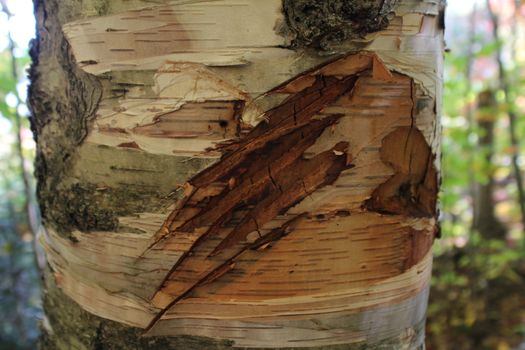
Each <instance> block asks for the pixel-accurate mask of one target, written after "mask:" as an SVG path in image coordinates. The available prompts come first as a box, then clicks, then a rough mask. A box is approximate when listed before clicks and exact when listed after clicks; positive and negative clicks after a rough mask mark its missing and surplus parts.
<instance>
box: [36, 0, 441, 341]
mask: <svg viewBox="0 0 525 350" xmlns="http://www.w3.org/2000/svg"><path fill="white" fill-rule="evenodd" d="M441 6H442V5H441V4H440V3H437V2H436V1H412V0H398V1H395V0H391V1H367V2H358V1H331V2H318V1H308V0H268V1H254V0H198V1H190V0H188V1H183V0H179V1H157V2H155V3H152V2H149V1H141V0H132V1H125V0H116V1H105V0H100V1H98V0H97V1H94V0H93V1H88V0H85V1H80V2H79V1H72V0H70V1H60V5H59V4H58V1H57V0H45V1H44V0H35V11H36V14H37V18H38V37H37V39H36V41H35V42H34V44H33V47H32V52H31V53H32V57H33V60H34V63H33V66H32V68H31V72H30V74H31V78H32V85H31V88H30V104H31V107H32V111H33V116H34V118H33V129H34V131H35V134H36V138H37V143H38V152H37V153H38V154H37V177H38V182H39V187H38V195H39V200H40V205H41V208H42V214H43V218H44V222H45V227H46V229H45V231H44V232H41V234H40V241H41V243H42V245H43V246H44V248H45V250H46V252H47V257H48V262H49V268H48V271H47V273H46V279H45V280H46V295H45V303H44V304H45V309H46V315H47V319H46V322H44V325H45V327H44V336H43V340H42V348H43V349H72V348H73V349H166V348H173V349H179V348H180V349H229V348H244V349H251V348H263V349H264V348H266V349H276V348H283V349H285V348H310V349H362V348H367V349H374V348H377V349H382V348H395V349H418V348H422V347H423V346H424V334H423V330H424V320H425V310H426V302H427V294H428V287H429V281H430V270H431V260H432V256H431V249H430V248H431V245H432V241H433V239H434V237H435V235H436V234H437V231H438V225H437V222H436V218H437V215H438V213H437V209H436V198H437V191H438V183H439V179H438V177H439V175H438V173H439V114H440V103H441V91H440V90H441V72H442V52H443V42H442V32H443V25H442V23H443V18H442V17H443V9H442V7H441Z"/></svg>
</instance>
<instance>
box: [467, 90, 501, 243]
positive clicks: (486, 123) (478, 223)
mask: <svg viewBox="0 0 525 350" xmlns="http://www.w3.org/2000/svg"><path fill="white" fill-rule="evenodd" d="M497 107H498V104H497V101H496V97H495V96H494V92H493V91H492V90H485V91H483V92H481V93H480V94H479V96H478V110H477V118H476V119H477V125H478V127H479V129H480V130H481V132H482V134H481V135H480V137H479V140H478V146H479V150H480V151H481V152H483V154H484V158H485V159H484V160H485V163H484V168H485V170H486V171H485V174H486V176H487V178H486V181H484V182H483V183H480V182H477V183H476V186H475V188H476V191H475V196H474V217H473V220H472V228H473V229H474V230H477V231H478V232H479V234H480V235H481V237H483V238H485V239H505V234H506V229H505V226H504V225H503V224H502V223H501V222H500V221H499V220H498V218H497V217H496V213H495V202H494V170H493V163H492V156H493V155H494V123H495V122H496V116H497Z"/></svg>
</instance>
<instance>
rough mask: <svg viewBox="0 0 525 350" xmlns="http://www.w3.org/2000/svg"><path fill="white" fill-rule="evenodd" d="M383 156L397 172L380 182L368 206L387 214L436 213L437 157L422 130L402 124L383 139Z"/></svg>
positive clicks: (420, 214) (426, 215) (423, 214)
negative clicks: (385, 180)
mask: <svg viewBox="0 0 525 350" xmlns="http://www.w3.org/2000/svg"><path fill="white" fill-rule="evenodd" d="M381 160H382V161H383V162H385V163H387V164H389V165H390V166H392V168H393V169H394V170H395V174H394V175H393V176H392V177H391V178H390V179H389V180H388V181H387V182H385V183H384V184H382V185H381V186H379V187H378V188H377V189H376V190H375V191H374V193H373V194H372V198H370V200H368V201H367V202H366V204H365V207H366V208H367V209H368V210H374V211H378V212H381V213H387V214H404V215H408V216H414V217H433V216H434V215H435V213H436V200H437V192H438V183H437V182H438V179H437V172H436V168H435V166H434V157H433V155H432V151H431V149H430V147H429V146H428V144H427V142H426V141H425V138H424V137H423V135H422V134H421V132H420V131H419V130H417V129H415V128H413V127H411V128H407V127H405V128H398V129H396V130H395V131H393V132H392V133H390V134H389V135H388V136H387V137H385V138H384V139H383V142H382V147H381Z"/></svg>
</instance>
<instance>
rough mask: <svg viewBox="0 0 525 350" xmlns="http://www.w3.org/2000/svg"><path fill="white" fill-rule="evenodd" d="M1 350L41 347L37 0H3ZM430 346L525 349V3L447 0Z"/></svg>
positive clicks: (0, 21)
mask: <svg viewBox="0 0 525 350" xmlns="http://www.w3.org/2000/svg"><path fill="white" fill-rule="evenodd" d="M0 10H1V11H0V276H1V278H0V320H1V321H0V350H3V349H6V350H7V349H9V350H18V349H36V342H37V339H38V335H39V325H40V324H41V323H42V322H45V318H44V315H43V313H42V310H41V302H40V277H39V276H40V274H39V271H40V268H41V266H42V264H43V263H44V262H43V261H42V258H41V254H37V253H38V247H37V245H36V240H35V236H36V232H37V231H38V225H39V223H38V212H37V207H36V203H35V198H34V195H33V193H34V188H35V183H34V180H33V177H32V173H33V168H32V166H33V154H34V149H35V144H34V141H33V138H32V134H31V131H30V123H29V115H30V112H29V110H28V107H27V106H26V104H25V101H26V90H27V84H28V81H27V78H26V70H27V68H28V66H29V64H30V62H29V58H28V50H29V49H28V46H29V43H28V42H29V40H30V38H31V37H32V36H33V35H34V19H33V17H32V4H31V0H0ZM446 23H447V28H446V30H447V33H446V41H447V47H448V50H447V53H446V70H445V94H444V106H443V118H442V123H443V149H442V152H443V157H442V165H443V168H442V169H443V174H442V176H443V184H442V189H441V197H440V198H441V225H442V229H441V234H442V237H441V239H440V240H437V241H436V243H435V245H434V251H435V263H434V272H433V283H432V290H431V297H430V298H431V299H430V304H429V309H428V322H427V349H429V350H449V349H454V350H456V349H460V350H462V349H465V350H470V349H472V350H474V349H475V350H478V349H496V350H507V349H509V350H510V349H520V350H524V349H525V259H524V258H525V235H524V229H525V189H524V187H525V174H524V173H525V40H524V39H525V1H523V0H494V1H490V0H479V1H476V0H468V1H467V0H449V8H448V11H447V18H446Z"/></svg>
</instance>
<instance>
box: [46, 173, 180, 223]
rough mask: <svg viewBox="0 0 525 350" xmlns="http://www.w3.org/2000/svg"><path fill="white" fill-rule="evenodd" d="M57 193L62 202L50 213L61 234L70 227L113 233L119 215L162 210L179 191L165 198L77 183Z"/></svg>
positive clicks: (130, 189)
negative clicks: (52, 214) (54, 213)
mask: <svg viewBox="0 0 525 350" xmlns="http://www.w3.org/2000/svg"><path fill="white" fill-rule="evenodd" d="M179 192H180V191H179ZM60 193H61V202H60V203H57V204H56V205H55V207H53V208H52V209H51V210H52V211H53V212H58V213H57V214H56V215H54V219H55V221H54V223H55V225H57V226H58V227H60V228H61V229H62V231H65V230H71V229H73V228H77V229H80V230H81V231H94V230H101V231H116V230H117V229H118V228H119V222H118V217H119V216H126V215H131V214H134V213H140V212H155V211H157V210H161V209H163V208H166V207H168V206H169V205H170V204H171V203H173V202H174V201H175V200H176V199H177V195H178V192H172V193H171V194H168V195H165V194H163V193H160V192H152V191H149V190H146V189H144V188H143V187H141V186H133V185H128V186H126V187H113V188H104V187H102V188H101V187H98V186H97V185H95V184H90V183H76V184H73V185H72V186H70V187H68V188H67V189H64V190H61V191H60ZM128 231H129V230H128Z"/></svg>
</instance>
